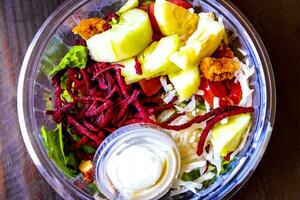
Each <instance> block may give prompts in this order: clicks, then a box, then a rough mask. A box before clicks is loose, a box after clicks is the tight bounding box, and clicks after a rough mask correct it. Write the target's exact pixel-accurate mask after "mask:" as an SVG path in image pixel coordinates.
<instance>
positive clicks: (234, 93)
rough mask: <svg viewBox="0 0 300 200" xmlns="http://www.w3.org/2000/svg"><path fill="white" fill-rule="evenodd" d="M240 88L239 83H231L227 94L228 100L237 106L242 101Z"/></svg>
mask: <svg viewBox="0 0 300 200" xmlns="http://www.w3.org/2000/svg"><path fill="white" fill-rule="evenodd" d="M242 94H243V93H242V88H241V84H240V83H239V82H237V83H233V84H232V87H231V91H230V94H229V98H230V99H231V100H232V101H233V102H234V103H235V104H239V103H240V101H241V99H242Z"/></svg>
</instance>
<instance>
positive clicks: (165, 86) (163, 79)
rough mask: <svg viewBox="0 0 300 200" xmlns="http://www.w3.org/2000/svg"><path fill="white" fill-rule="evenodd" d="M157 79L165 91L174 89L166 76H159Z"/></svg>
mask: <svg viewBox="0 0 300 200" xmlns="http://www.w3.org/2000/svg"><path fill="white" fill-rule="evenodd" d="M159 80H160V84H161V85H162V87H163V89H164V91H165V92H169V91H170V90H173V89H174V87H173V85H172V84H168V81H167V77H166V76H161V77H160V79H159Z"/></svg>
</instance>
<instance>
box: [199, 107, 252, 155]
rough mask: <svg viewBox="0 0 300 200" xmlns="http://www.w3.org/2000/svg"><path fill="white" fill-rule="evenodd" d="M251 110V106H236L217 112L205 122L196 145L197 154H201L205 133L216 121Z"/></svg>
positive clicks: (206, 133) (250, 111)
mask: <svg viewBox="0 0 300 200" xmlns="http://www.w3.org/2000/svg"><path fill="white" fill-rule="evenodd" d="M230 107H231V106H230ZM253 111H254V108H253V107H248V108H241V107H240V108H239V107H236V108H234V109H232V110H229V111H223V112H222V113H219V114H217V115H216V116H215V117H213V118H212V119H210V120H209V121H208V122H207V124H206V127H205V128H204V130H203V132H202V133H201V136H200V140H199V142H198V147H197V155H199V156H201V155H202V153H203V147H204V144H205V141H206V138H207V135H208V133H209V131H210V130H211V129H212V128H213V126H214V125H215V124H216V123H218V122H219V121H221V120H222V119H224V118H226V117H230V116H233V115H238V114H242V113H252V112H253Z"/></svg>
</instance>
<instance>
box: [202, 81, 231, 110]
mask: <svg viewBox="0 0 300 200" xmlns="http://www.w3.org/2000/svg"><path fill="white" fill-rule="evenodd" d="M200 89H201V90H203V91H204V95H203V98H204V99H205V101H207V103H208V104H209V105H210V106H213V103H214V97H218V98H220V102H219V105H220V106H228V105H230V104H231V101H230V99H229V98H228V96H227V91H226V87H225V85H224V84H223V82H219V81H209V80H207V79H204V78H202V79H201V84H200Z"/></svg>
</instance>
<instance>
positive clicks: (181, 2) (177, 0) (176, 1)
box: [169, 0, 192, 9]
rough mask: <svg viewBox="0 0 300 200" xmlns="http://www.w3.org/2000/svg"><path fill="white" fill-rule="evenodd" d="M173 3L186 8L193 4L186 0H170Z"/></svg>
mask: <svg viewBox="0 0 300 200" xmlns="http://www.w3.org/2000/svg"><path fill="white" fill-rule="evenodd" d="M169 1H170V2H171V3H174V4H176V5H177V6H181V7H183V8H185V9H189V8H191V7H192V5H191V4H190V3H188V2H186V1H184V0H169Z"/></svg>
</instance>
